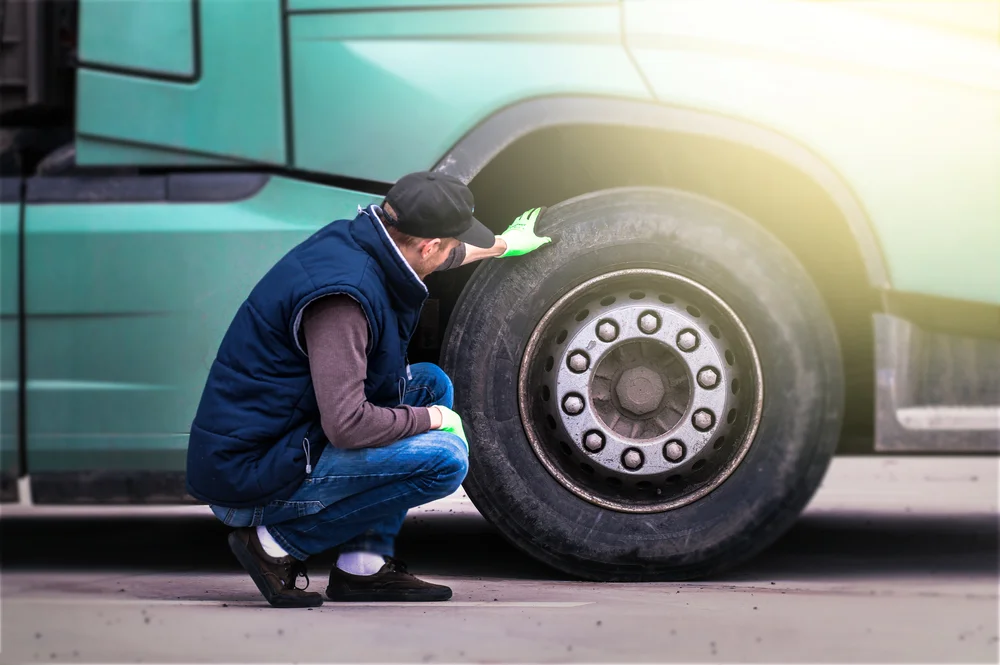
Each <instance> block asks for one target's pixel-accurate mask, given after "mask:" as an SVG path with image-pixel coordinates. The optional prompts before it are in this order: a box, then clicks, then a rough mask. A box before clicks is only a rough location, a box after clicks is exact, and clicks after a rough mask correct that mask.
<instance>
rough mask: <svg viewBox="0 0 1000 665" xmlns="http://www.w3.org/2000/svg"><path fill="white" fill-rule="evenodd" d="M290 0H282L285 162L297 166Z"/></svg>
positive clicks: (282, 87)
mask: <svg viewBox="0 0 1000 665" xmlns="http://www.w3.org/2000/svg"><path fill="white" fill-rule="evenodd" d="M288 22H289V12H288V0H281V91H282V94H283V95H284V99H283V100H282V101H283V102H284V110H285V164H287V165H288V166H290V167H294V166H295V116H294V115H293V114H294V111H295V109H294V107H293V105H294V100H293V99H292V93H293V89H292V42H291V33H290V31H289V26H288Z"/></svg>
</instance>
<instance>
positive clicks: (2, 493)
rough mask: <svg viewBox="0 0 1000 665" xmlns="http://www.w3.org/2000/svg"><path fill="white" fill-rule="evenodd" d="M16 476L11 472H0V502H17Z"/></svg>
mask: <svg viewBox="0 0 1000 665" xmlns="http://www.w3.org/2000/svg"><path fill="white" fill-rule="evenodd" d="M18 496H19V492H18V491H17V474H16V473H14V472H13V471H0V501H2V502H3V503H11V502H13V501H17V500H18Z"/></svg>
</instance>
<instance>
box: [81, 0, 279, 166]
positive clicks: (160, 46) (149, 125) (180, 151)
mask: <svg viewBox="0 0 1000 665" xmlns="http://www.w3.org/2000/svg"><path fill="white" fill-rule="evenodd" d="M237 5H238V8H237ZM79 16H80V19H79V63H80V68H79V71H78V74H77V81H76V83H77V113H76V122H77V127H76V130H77V135H76V161H77V163H78V164H80V165H109V164H127V165H130V166H135V165H143V164H163V165H166V164H173V165H187V166H191V165H198V166H204V165H211V164H232V163H237V164H238V163H245V162H248V161H250V162H258V163H260V162H263V163H268V164H276V165H284V164H285V162H286V155H285V131H286V127H285V116H284V96H283V92H282V90H283V87H282V86H283V69H282V67H283V56H282V45H281V44H282V41H281V40H282V20H281V0H254V1H253V2H231V1H230V0H171V1H170V2H166V1H162V2H136V1H135V0H80V6H79Z"/></svg>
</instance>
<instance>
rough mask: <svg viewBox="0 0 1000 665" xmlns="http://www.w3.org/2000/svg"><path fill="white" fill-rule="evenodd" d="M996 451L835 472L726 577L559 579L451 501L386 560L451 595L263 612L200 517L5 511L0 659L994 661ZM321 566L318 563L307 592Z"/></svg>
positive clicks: (423, 517) (879, 462) (842, 463)
mask: <svg viewBox="0 0 1000 665" xmlns="http://www.w3.org/2000/svg"><path fill="white" fill-rule="evenodd" d="M997 480H998V479H997V460H996V459H995V458H976V457H952V458H912V457H911V458H888V459H886V458H882V459H864V458H839V459H837V460H836V461H835V462H834V464H833V466H832V468H831V470H830V473H829V474H828V475H827V478H826V479H825V481H824V484H823V486H822V488H821V490H820V492H819V493H818V494H817V496H816V498H815V499H814V501H813V502H812V504H810V506H809V508H808V510H807V511H806V513H805V514H804V515H803V516H802V518H801V519H800V520H799V522H798V524H797V525H796V527H795V528H794V529H793V530H792V531H791V532H790V533H789V534H788V535H787V536H786V537H784V538H783V539H782V540H781V541H780V542H778V543H777V544H776V545H775V546H774V547H772V548H771V549H770V550H768V551H767V552H765V553H764V554H762V555H760V556H759V557H758V558H757V559H755V560H754V561H752V562H751V563H749V564H748V565H745V566H744V567H742V568H740V569H739V570H736V571H733V572H732V573H730V574H729V575H727V576H726V577H725V578H724V579H715V580H711V581H703V582H697V583H684V584H676V583H671V584H638V585H629V584H592V583H586V582H577V581H572V580H568V579H566V578H564V577H563V576H561V575H559V574H558V573H554V572H553V571H551V570H549V569H547V568H545V567H544V566H541V565H539V564H537V563H535V562H534V561H532V560H531V559H529V558H527V557H526V556H524V555H522V554H521V553H519V552H518V551H517V550H515V549H513V548H512V547H511V546H509V545H508V544H506V543H505V542H504V540H503V539H502V538H501V537H500V536H499V535H497V534H496V532H494V531H493V530H492V529H491V528H490V527H489V526H488V525H487V524H486V523H485V522H484V521H483V520H482V518H481V517H480V516H479V515H478V513H476V511H475V509H474V508H472V507H471V505H470V504H469V503H468V501H467V500H465V499H464V498H463V497H462V496H461V495H456V496H454V497H449V498H448V499H445V500H442V501H440V502H437V503H435V504H432V505H430V506H427V507H425V508H424V509H422V510H418V511H414V512H413V513H411V516H410V517H409V518H408V521H407V524H406V526H405V527H404V531H403V534H402V535H401V539H400V544H399V549H400V552H399V554H400V556H401V557H402V558H404V559H406V560H408V561H409V563H410V567H411V569H412V570H413V571H414V572H416V573H418V574H421V575H424V576H426V577H427V578H428V579H431V580H433V581H438V582H443V583H447V584H449V585H451V586H452V588H453V589H454V592H455V596H454V598H453V600H452V601H450V602H447V603H441V604H434V605H427V604H413V605H390V606H385V605H382V606H375V605H334V604H329V603H328V604H326V605H324V606H323V607H321V608H317V609H315V610H277V609H272V608H270V607H268V606H267V605H266V604H265V603H264V602H263V600H262V599H261V597H260V596H259V594H258V593H257V591H256V588H255V587H254V586H253V583H252V582H251V581H250V579H249V578H248V577H247V576H246V575H245V574H244V573H243V572H242V569H240V568H239V567H238V566H237V564H236V563H235V560H234V559H233V557H232V555H231V554H230V552H229V550H228V549H227V547H226V544H225V534H226V530H225V529H224V528H223V527H221V526H220V525H219V524H218V523H217V522H216V521H215V520H214V518H213V517H211V515H210V514H209V513H207V512H206V510H205V509H204V508H201V507H199V508H194V509H192V508H181V509H176V508H170V509H152V510H150V509H145V510H136V509H127V510H125V509H112V510H107V509H105V510H95V509H90V508H86V509H69V510H53V509H48V510H44V511H40V510H35V511H32V510H27V509H25V508H21V507H3V508H0V518H2V519H0V528H2V534H0V535H2V546H3V570H2V577H0V595H2V614H0V626H2V633H0V638H2V642H0V662H3V663H20V662H43V661H44V662H76V663H118V662H121V663H132V662H224V663H278V662H299V663H305V662H355V663H357V662H414V663H427V662H429V663H442V662H467V661H478V662H497V661H502V662H542V661H544V662H617V663H621V662H706V661H710V662H772V663H773V662H796V663H808V662H866V663H881V662H942V663H944V662H947V663H954V662H985V663H996V662H998V637H997V634H998V605H997V603H998V593H997V589H998V586H997V585H998V510H997ZM328 570H329V560H326V561H324V560H318V561H316V562H313V563H312V565H311V568H310V572H311V575H312V586H311V588H313V589H320V590H321V589H322V588H323V587H324V586H325V582H326V573H327V571H328Z"/></svg>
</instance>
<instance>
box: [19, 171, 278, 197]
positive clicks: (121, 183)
mask: <svg viewBox="0 0 1000 665" xmlns="http://www.w3.org/2000/svg"><path fill="white" fill-rule="evenodd" d="M270 179H271V176H270V175H268V174H266V173H239V172H231V173H226V172H211V173H168V174H165V175H135V176H132V175H130V176H116V175H111V176H108V175H76V176H57V177H38V178H31V179H29V180H28V181H27V186H28V190H27V196H26V201H27V203H29V204H46V203H56V204H59V203H61V204H68V203H196V202H206V203H224V202H232V201H241V200H244V199H247V198H250V197H252V196H254V195H255V194H257V193H258V192H259V191H260V190H261V189H263V187H264V185H266V184H267V182H268V181H269V180H270Z"/></svg>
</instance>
